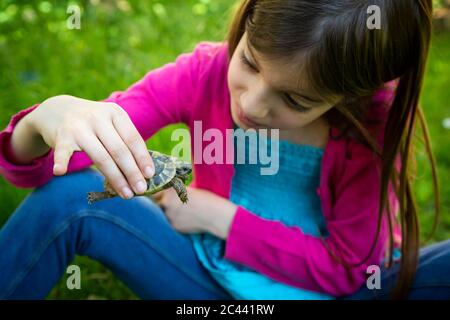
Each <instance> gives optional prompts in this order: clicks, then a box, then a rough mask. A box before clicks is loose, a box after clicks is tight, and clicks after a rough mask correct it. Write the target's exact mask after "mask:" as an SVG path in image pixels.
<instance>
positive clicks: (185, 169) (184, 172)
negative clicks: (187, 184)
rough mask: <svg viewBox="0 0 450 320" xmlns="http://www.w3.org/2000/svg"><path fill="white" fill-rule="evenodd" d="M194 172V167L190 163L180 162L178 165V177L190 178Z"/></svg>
mask: <svg viewBox="0 0 450 320" xmlns="http://www.w3.org/2000/svg"><path fill="white" fill-rule="evenodd" d="M191 172H192V165H191V164H190V163H188V162H182V161H180V162H178V163H177V175H179V176H186V177H187V176H188V175H190V174H191Z"/></svg>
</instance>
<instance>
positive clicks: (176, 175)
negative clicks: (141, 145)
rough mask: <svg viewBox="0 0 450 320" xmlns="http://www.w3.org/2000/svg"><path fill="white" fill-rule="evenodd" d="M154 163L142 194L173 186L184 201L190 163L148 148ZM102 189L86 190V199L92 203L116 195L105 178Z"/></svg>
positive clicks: (185, 200) (184, 201) (149, 193)
mask: <svg viewBox="0 0 450 320" xmlns="http://www.w3.org/2000/svg"><path fill="white" fill-rule="evenodd" d="M149 153H150V155H151V156H152V159H153V163H154V164H155V175H154V176H153V177H152V178H150V179H146V182H147V191H145V192H144V194H142V195H146V196H148V195H151V194H154V193H156V192H158V191H161V190H164V189H167V188H171V187H173V188H174V189H175V191H176V192H177V194H178V197H179V198H180V200H181V201H182V202H183V203H186V202H187V200H188V198H187V190H186V187H185V185H184V184H185V183H186V180H187V178H188V177H189V174H190V173H191V172H192V166H191V164H190V163H187V162H184V161H181V160H180V159H178V158H175V157H172V156H169V155H165V154H162V153H160V152H158V151H153V150H149ZM103 187H104V190H105V191H102V192H88V196H87V200H88V203H89V204H92V203H94V202H96V201H99V200H104V199H109V198H114V197H117V196H118V194H117V192H116V191H115V190H114V189H113V188H112V186H111V185H110V184H109V183H108V181H106V180H105V183H104V186H103Z"/></svg>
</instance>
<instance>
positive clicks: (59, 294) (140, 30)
mask: <svg viewBox="0 0 450 320" xmlns="http://www.w3.org/2000/svg"><path fill="white" fill-rule="evenodd" d="M434 2H435V4H438V2H439V1H434ZM233 3H234V1H230V0H183V1H179V0H166V1H159V2H157V1H131V0H129V1H127V0H121V1H100V0H91V1H88V0H84V1H76V2H75V1H27V4H23V2H22V1H5V0H0V74H1V76H0V128H4V127H5V126H6V125H7V123H8V122H9V119H10V117H11V116H12V115H13V114H15V113H16V112H18V111H19V110H21V109H24V108H25V107H28V106H31V105H33V104H35V103H38V102H41V101H43V100H45V99H46V98H48V97H50V96H54V95H58V94H70V95H75V96H79V97H83V98H86V99H90V100H101V99H104V98H106V97H107V96H108V95H109V94H110V93H111V92H112V91H116V90H123V89H125V88H127V87H128V86H129V85H130V84H132V83H134V82H135V81H137V80H138V79H140V78H141V77H142V76H143V75H144V74H145V73H146V72H147V71H148V70H151V69H153V68H156V67H159V66H161V65H163V64H165V63H167V62H171V61H173V60H174V59H175V58H176V57H177V56H178V55H179V54H180V53H182V52H189V51H191V50H192V49H193V48H194V46H195V45H196V44H197V43H198V42H199V41H203V40H208V41H222V39H224V37H225V34H226V30H227V26H228V23H229V21H230V16H231V12H232V5H233ZM70 4H74V5H78V6H79V7H80V8H81V29H80V30H76V29H75V30H69V29H68V28H67V26H66V20H67V18H68V16H69V14H68V13H67V12H66V10H67V8H68V5H70ZM449 58H450V34H449V33H445V32H440V33H436V34H435V35H434V36H433V43H432V49H431V53H430V60H429V64H428V70H427V75H426V79H425V85H424V90H423V94H422V100H421V103H422V105H423V108H424V110H425V114H426V118H427V120H428V124H429V129H430V133H431V136H432V143H433V149H434V152H435V155H436V159H437V163H438V167H439V176H440V180H441V185H440V186H441V195H442V214H441V223H440V225H439V228H438V230H437V232H436V233H435V234H434V236H433V237H432V239H431V240H430V241H429V242H427V243H423V244H428V243H431V242H434V241H439V240H444V239H448V238H450V216H449V210H450V197H449V194H450V184H449V183H448V180H447V179H448V178H450V150H449V148H448V146H450V90H448V86H449V85H450V63H449ZM172 129H173V126H171V127H168V128H165V129H163V130H161V131H160V132H159V133H158V134H157V135H155V136H154V137H152V139H150V140H149V141H148V146H149V147H151V148H154V149H158V150H162V151H166V152H169V151H170V150H171V146H172V144H171V142H170V132H171V130H172ZM419 149H420V148H419ZM425 160H426V158H425V155H424V154H423V153H422V152H419V153H418V167H419V170H418V176H417V178H418V180H417V183H416V184H415V193H416V196H417V201H418V204H419V207H420V219H421V223H422V234H423V235H424V236H427V235H428V234H429V232H430V229H431V225H432V221H433V198H432V196H433V190H432V188H431V187H432V186H431V178H430V172H429V170H428V169H427V167H426V162H425ZM29 192H30V190H23V189H17V188H14V187H12V186H11V185H9V184H8V183H7V182H6V181H5V180H4V179H3V178H1V177H0V226H1V225H3V224H4V223H5V222H6V220H7V219H8V217H9V216H10V215H11V213H12V212H13V211H14V209H15V208H16V207H17V206H18V205H19V204H20V202H21V201H22V199H23V198H24V197H25V196H26V195H27V194H28V193H29ZM0 254H1V253H0ZM0 258H1V257H0ZM74 263H75V264H78V265H79V266H80V267H81V271H82V289H81V290H72V291H71V290H68V289H67V287H66V284H65V283H66V276H64V277H63V278H62V279H61V281H60V282H59V283H58V285H57V286H56V287H55V288H54V289H53V291H52V292H51V294H50V295H49V297H48V298H49V299H136V298H137V297H136V296H135V295H134V294H133V293H132V292H131V291H130V290H128V289H127V288H126V287H125V286H124V285H123V284H122V283H121V282H120V281H119V280H117V279H116V278H115V277H114V276H113V275H112V274H111V273H110V272H109V271H108V270H106V269H105V268H104V267H103V266H102V265H101V264H99V263H98V262H95V261H92V260H90V259H88V258H86V257H77V258H76V260H75V262H74ZM149 272H153V271H152V270H149Z"/></svg>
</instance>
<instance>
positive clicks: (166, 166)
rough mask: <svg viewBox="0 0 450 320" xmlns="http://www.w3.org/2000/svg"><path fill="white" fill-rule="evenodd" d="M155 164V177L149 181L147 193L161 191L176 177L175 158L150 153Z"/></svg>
mask: <svg viewBox="0 0 450 320" xmlns="http://www.w3.org/2000/svg"><path fill="white" fill-rule="evenodd" d="M149 152H150V155H151V156H152V159H153V163H154V164H155V175H154V176H153V177H152V178H151V179H148V180H147V191H149V192H151V191H153V190H159V189H160V188H162V187H163V186H165V185H166V184H168V183H169V182H170V181H172V179H173V178H174V177H175V174H176V169H177V163H176V162H175V161H174V160H175V158H172V157H169V156H166V155H164V154H162V153H159V152H157V151H149Z"/></svg>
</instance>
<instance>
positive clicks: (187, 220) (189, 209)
mask: <svg viewBox="0 0 450 320" xmlns="http://www.w3.org/2000/svg"><path fill="white" fill-rule="evenodd" d="M187 192H188V199H189V200H188V202H187V203H186V204H183V203H182V202H181V201H180V199H179V198H178V196H177V194H176V192H175V190H173V189H172V188H170V189H166V190H163V191H161V192H158V193H157V194H155V195H153V196H152V198H153V199H154V201H155V202H156V203H158V204H159V205H160V206H161V208H162V209H163V210H164V212H165V214H166V216H167V218H168V220H169V222H170V224H171V225H172V226H173V227H174V229H175V230H177V231H179V232H181V233H201V232H209V233H211V234H214V235H215V236H217V237H219V238H222V239H226V237H227V235H228V231H229V228H230V225H231V222H232V220H233V217H234V214H235V212H236V209H237V206H236V205H235V204H233V203H232V202H231V201H229V200H228V199H225V198H222V197H220V196H218V195H216V194H215V193H212V192H210V191H207V190H202V189H196V188H191V187H187Z"/></svg>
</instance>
